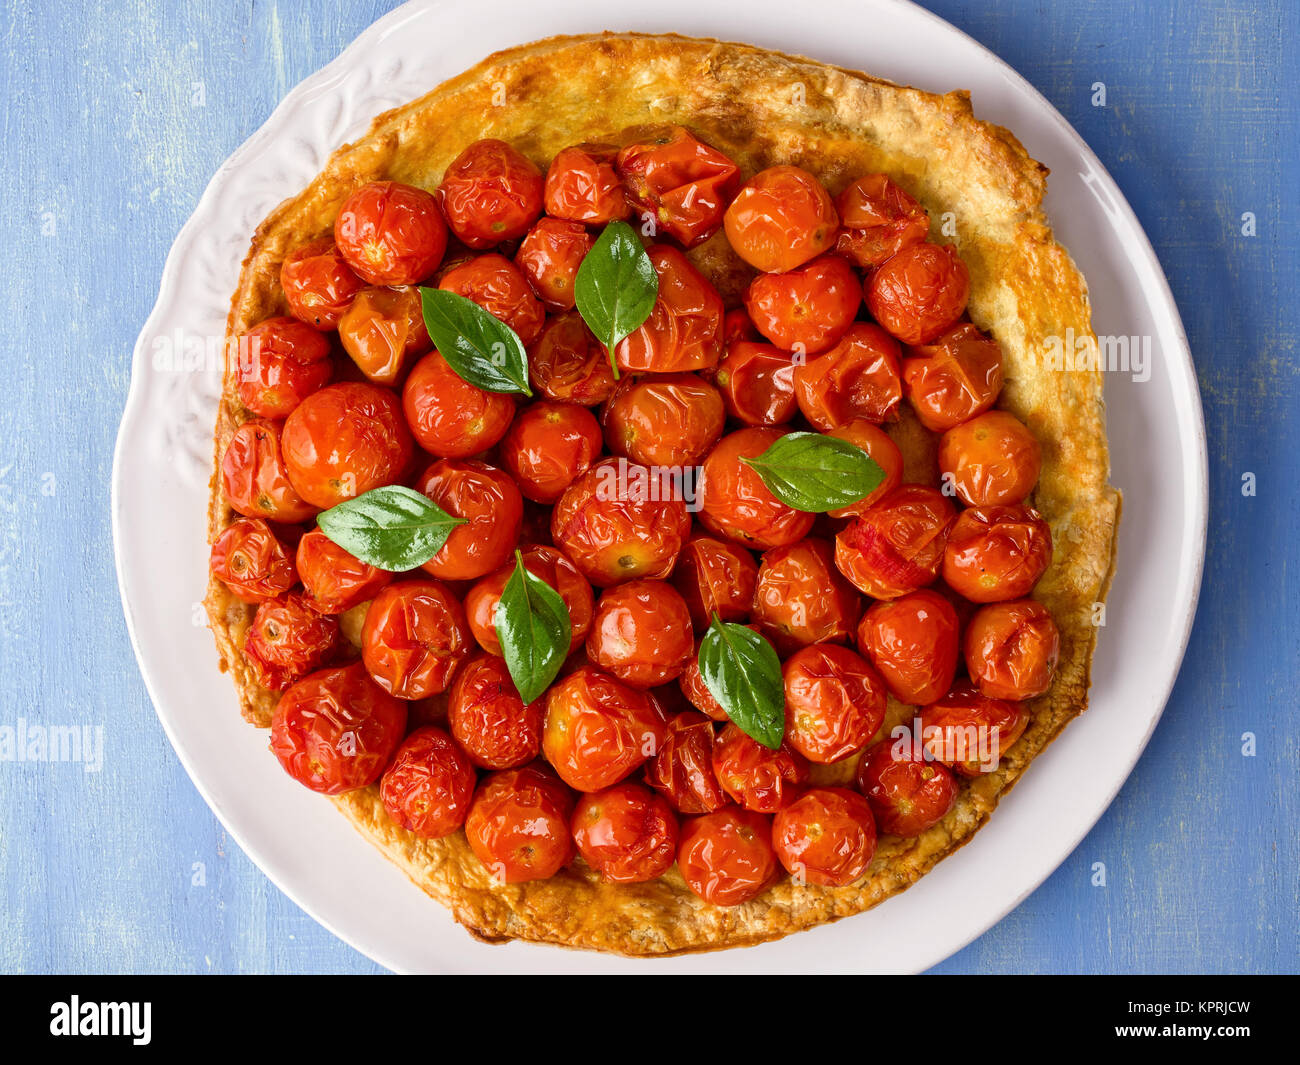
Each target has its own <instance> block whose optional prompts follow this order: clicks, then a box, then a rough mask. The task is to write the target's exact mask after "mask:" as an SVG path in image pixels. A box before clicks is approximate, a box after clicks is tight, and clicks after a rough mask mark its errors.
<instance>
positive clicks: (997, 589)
mask: <svg viewBox="0 0 1300 1065" xmlns="http://www.w3.org/2000/svg"><path fill="white" fill-rule="evenodd" d="M1051 561H1052V531H1051V529H1050V528H1048V525H1047V522H1045V521H1044V520H1043V519H1042V516H1041V515H1040V514H1039V513H1038V511H1036V510H1034V509H1033V508H1032V507H1027V506H1023V505H1016V506H1004V507H972V508H970V509H969V510H963V511H962V512H961V513H960V514H959V515H957V520H956V521H955V522H954V523H953V526H952V529H951V530H950V531H949V533H948V543H947V546H946V547H945V548H944V552H943V579H944V581H945V583H947V585H948V587H950V588H952V589H953V591H955V592H957V593H959V594H960V595H962V596H964V597H965V598H967V599H969V600H970V601H971V602H973V603H995V602H998V601H1000V600H1005V599H1022V598H1024V597H1025V596H1027V595H1028V594H1029V592H1030V590H1031V589H1032V588H1033V587H1034V585H1035V584H1037V583H1038V579H1039V578H1040V577H1041V576H1042V575H1043V574H1044V573H1045V572H1046V571H1047V567H1048V565H1049V564H1050V563H1051Z"/></svg>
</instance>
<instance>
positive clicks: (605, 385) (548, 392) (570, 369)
mask: <svg viewBox="0 0 1300 1065" xmlns="http://www.w3.org/2000/svg"><path fill="white" fill-rule="evenodd" d="M528 377H529V380H531V381H532V384H533V387H534V388H535V389H537V391H539V392H540V393H541V394H542V395H543V396H545V397H546V398H547V399H553V400H556V401H558V402H561V403H576V404H578V405H579V406H582V407H595V406H597V405H599V404H601V403H604V402H605V400H607V399H609V397H610V396H611V395H613V394H614V389H615V387H616V386H617V384H618V382H617V381H615V380H614V369H613V367H612V366H611V365H610V363H609V356H608V355H607V354H606V352H605V349H604V348H603V347H602V346H601V344H600V342H599V341H598V340H596V338H595V337H594V336H592V335H591V330H590V329H588V328H587V323H586V322H584V321H583V320H582V315H580V314H578V312H577V311H571V312H569V313H567V314H561V315H559V316H557V317H555V318H551V319H550V320H549V321H548V322H547V323H546V327H545V328H544V329H543V330H542V335H541V336H540V337H538V339H537V342H536V343H535V344H534V345H533V346H532V347H531V348H530V349H529V351H528Z"/></svg>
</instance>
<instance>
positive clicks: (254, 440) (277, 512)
mask: <svg viewBox="0 0 1300 1065" xmlns="http://www.w3.org/2000/svg"><path fill="white" fill-rule="evenodd" d="M221 491H222V494H223V495H224V496H225V498H226V502H227V503H229V504H230V505H231V506H232V507H233V508H234V509H235V510H237V511H238V512H239V513H240V514H243V515H244V516H245V517H248V518H265V519H267V520H268V521H278V522H298V521H307V520H308V519H309V518H312V517H315V515H316V509H317V508H316V507H315V506H313V505H312V504H311V503H309V502H307V501H306V500H305V499H303V497H302V496H301V495H299V494H298V492H297V490H296V489H295V487H294V485H293V484H292V483H291V482H290V479H289V471H288V469H287V468H286V464H285V461H284V457H283V455H282V438H281V435H280V427H279V426H278V425H276V423H275V422H268V421H263V420H262V419H260V418H251V419H249V420H248V421H246V422H244V424H243V425H241V426H240V427H239V428H238V429H236V430H235V432H234V435H232V436H231V438H230V443H229V444H227V445H226V453H225V454H224V455H223V456H222V457H221Z"/></svg>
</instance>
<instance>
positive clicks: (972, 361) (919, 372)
mask: <svg viewBox="0 0 1300 1065" xmlns="http://www.w3.org/2000/svg"><path fill="white" fill-rule="evenodd" d="M907 354H908V358H906V359H904V360H903V392H904V393H905V394H906V395H907V401H908V402H909V403H910V404H911V405H912V409H913V410H914V411H916V416H917V418H919V419H920V421H921V424H922V425H924V426H925V427H926V428H927V429H929V430H930V431H931V432H934V433H942V432H943V431H944V430H946V429H951V428H952V427H953V426H954V425H960V424H961V423H962V422H965V421H969V420H970V419H971V418H973V417H975V415H977V414H982V413H983V412H984V411H986V410H988V409H989V408H990V407H992V406H993V403H994V401H995V400H996V399H997V398H998V393H999V392H1001V391H1002V349H1001V348H1000V347H999V346H998V342H997V341H996V340H994V339H993V338H992V337H987V336H985V335H984V334H983V333H981V332H980V331H979V330H978V329H976V328H975V327H974V326H973V325H971V324H970V322H963V323H962V324H961V325H959V326H957V327H956V328H955V329H950V330H949V331H948V332H946V333H944V334H943V336H941V337H939V339H938V340H936V341H934V342H933V343H931V344H924V345H922V346H920V347H911V348H908V349H907Z"/></svg>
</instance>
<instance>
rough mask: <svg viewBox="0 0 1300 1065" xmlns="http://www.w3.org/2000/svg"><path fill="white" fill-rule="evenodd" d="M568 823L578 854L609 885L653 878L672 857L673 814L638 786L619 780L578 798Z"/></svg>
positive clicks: (674, 845) (674, 846) (674, 852)
mask: <svg viewBox="0 0 1300 1065" xmlns="http://www.w3.org/2000/svg"><path fill="white" fill-rule="evenodd" d="M569 824H570V828H571V830H572V833H573V842H574V843H575V844H576V846H577V848H578V853H579V854H581V855H582V857H583V860H584V861H586V863H587V864H588V865H590V866H591V867H592V868H593V869H595V870H596V872H598V873H599V874H600V876H601V879H603V880H605V881H606V882H607V883H610V884H643V883H645V882H646V881H649V880H654V879H655V878H656V877H659V876H662V875H663V874H664V873H666V872H668V870H669V869H670V868H671V867H672V864H673V862H674V861H675V860H676V858H677V837H678V830H677V817H676V816H675V815H674V813H673V811H672V807H670V806H669V805H668V802H667V800H665V799H664V798H663V796H661V795H656V794H655V793H654V792H653V791H651V790H650V789H649V788H647V787H645V786H644V785H641V784H636V783H633V782H631V781H624V782H623V783H622V784H615V785H613V786H612V787H609V788H606V789H604V790H603V791H598V792H594V793H592V794H587V795H581V796H579V798H578V802H577V804H576V805H575V806H574V808H573V816H572V818H571V819H570V822H569Z"/></svg>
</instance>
